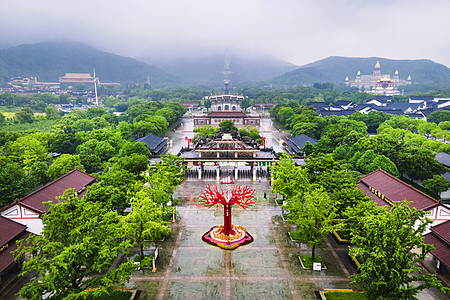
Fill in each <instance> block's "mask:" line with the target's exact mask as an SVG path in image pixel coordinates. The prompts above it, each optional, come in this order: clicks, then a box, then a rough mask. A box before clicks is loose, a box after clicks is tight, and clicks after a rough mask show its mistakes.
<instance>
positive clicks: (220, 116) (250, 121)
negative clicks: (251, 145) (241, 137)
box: [194, 111, 261, 127]
mask: <svg viewBox="0 0 450 300" xmlns="http://www.w3.org/2000/svg"><path fill="white" fill-rule="evenodd" d="M226 120H229V121H232V122H233V123H234V125H235V126H236V127H246V126H248V125H250V126H253V127H258V126H259V125H260V123H261V118H260V117H259V116H257V115H248V114H246V113H244V112H242V111H212V112H210V113H209V114H207V115H200V116H194V126H196V127H201V126H203V125H211V126H213V127H218V126H219V124H220V122H222V121H226Z"/></svg>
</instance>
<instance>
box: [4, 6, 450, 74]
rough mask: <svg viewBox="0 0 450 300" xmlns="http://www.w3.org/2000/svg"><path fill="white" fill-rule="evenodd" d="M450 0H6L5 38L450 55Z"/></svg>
mask: <svg viewBox="0 0 450 300" xmlns="http://www.w3.org/2000/svg"><path fill="white" fill-rule="evenodd" d="M449 11H450V2H449V1H445V0H431V1H417V0H410V1H405V0H392V1H384V0H382V1H358V0H341V1H336V0H334V1H333V0H319V1H308V0H303V1H302V0H283V1H268V0H229V1H213V0H165V1H163V0H161V1H148V0H128V1H121V0H109V1H106V0H77V1H72V0H66V1H57V0H41V1H34V0H3V1H2V3H1V4H0V28H2V31H1V32H0V47H8V46H12V45H17V44H22V43H32V42H38V41H42V40H49V39H68V40H78V41H83V42H85V43H88V44H91V45H93V46H94V47H96V48H99V49H101V50H104V51H110V52H113V53H117V54H121V55H126V56H132V57H146V56H153V57H155V58H158V57H167V56H187V57H189V56H193V55H200V54H202V53H205V52H211V51H222V52H223V51H224V50H225V49H231V50H234V51H240V52H245V53H248V54H249V55H253V54H269V55H273V56H276V57H279V58H281V59H286V60H289V61H291V62H293V63H296V64H299V65H301V64H306V63H309V62H311V61H314V60H317V59H321V58H324V57H327V56H331V55H342V56H383V57H388V58H410V59H415V58H429V59H433V60H435V61H437V62H441V63H444V64H446V65H450V57H449V56H448V55H447V53H448V52H449V50H450V40H449V39H448V38H447V36H448V33H447V29H448V28H450V18H448V17H447V13H448V12H449Z"/></svg>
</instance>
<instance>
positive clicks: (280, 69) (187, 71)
mask: <svg viewBox="0 0 450 300" xmlns="http://www.w3.org/2000/svg"><path fill="white" fill-rule="evenodd" d="M225 56H226V54H225V53H209V54H198V55H196V56H185V57H171V58H166V59H161V58H158V59H156V58H154V57H146V58H142V60H143V61H145V62H147V63H149V64H151V65H154V66H156V67H158V68H161V69H163V70H165V71H167V72H169V73H170V74H172V75H174V76H176V77H178V78H180V79H181V81H182V82H183V83H185V84H192V83H212V84H215V85H219V86H222V83H223V80H224V75H223V73H222V72H223V70H224V60H225ZM227 56H228V57H229V63H230V66H229V69H230V71H231V72H232V73H231V74H229V75H228V79H230V81H231V85H236V84H239V83H243V82H249V81H252V82H258V81H263V80H269V79H271V78H273V77H275V76H278V75H281V74H283V73H285V72H288V71H291V70H294V69H296V68H298V66H296V65H293V64H291V63H288V62H285V61H282V60H279V59H276V58H273V57H269V56H260V55H257V56H249V55H242V54H229V55H227Z"/></svg>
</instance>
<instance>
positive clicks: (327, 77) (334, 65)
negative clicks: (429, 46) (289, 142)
mask: <svg viewBox="0 0 450 300" xmlns="http://www.w3.org/2000/svg"><path fill="white" fill-rule="evenodd" d="M377 61H379V62H380V65H381V73H382V74H390V75H391V78H392V77H393V76H394V72H395V71H396V70H398V72H399V77H400V78H401V79H406V78H407V77H408V75H411V79H412V80H411V82H412V85H411V86H412V87H416V89H418V90H420V89H423V88H425V87H427V88H429V89H431V88H433V89H439V88H449V87H450V69H449V68H447V67H446V66H444V65H442V64H438V63H435V62H433V61H431V60H427V59H418V60H394V59H387V58H382V57H365V58H361V57H339V56H331V57H328V58H325V59H322V60H319V61H316V62H313V63H310V64H307V65H304V66H301V67H300V68H298V69H296V70H293V71H291V72H287V73H285V74H282V75H280V76H277V77H275V78H274V79H272V80H271V81H270V83H272V84H275V85H287V86H296V85H309V84H314V83H315V82H332V83H334V84H335V85H343V84H344V81H345V77H346V76H348V77H349V79H350V80H354V79H355V77H356V73H357V72H358V71H361V74H362V75H364V74H372V72H373V69H374V66H375V64H376V62H377Z"/></svg>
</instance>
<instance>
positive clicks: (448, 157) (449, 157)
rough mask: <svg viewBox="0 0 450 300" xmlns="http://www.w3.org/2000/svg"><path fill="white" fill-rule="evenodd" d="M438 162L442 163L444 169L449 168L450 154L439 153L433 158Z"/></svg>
mask: <svg viewBox="0 0 450 300" xmlns="http://www.w3.org/2000/svg"><path fill="white" fill-rule="evenodd" d="M435 159H436V160H437V161H438V162H440V163H443V164H444V165H445V166H446V167H448V168H450V154H448V153H445V152H439V153H438V154H436V158H435Z"/></svg>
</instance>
